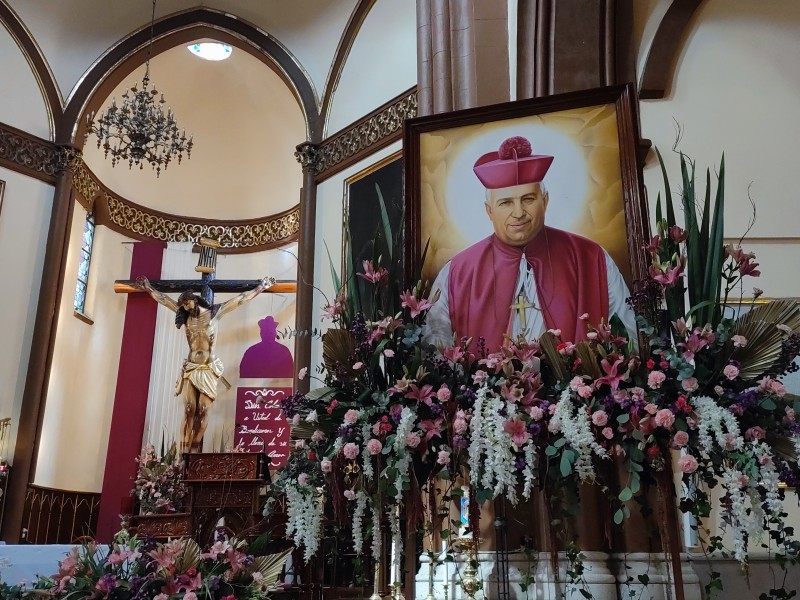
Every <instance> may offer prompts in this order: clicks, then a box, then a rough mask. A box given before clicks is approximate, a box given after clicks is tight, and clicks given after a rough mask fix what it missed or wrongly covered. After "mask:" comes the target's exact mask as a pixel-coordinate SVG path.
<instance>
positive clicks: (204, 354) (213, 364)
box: [136, 277, 275, 452]
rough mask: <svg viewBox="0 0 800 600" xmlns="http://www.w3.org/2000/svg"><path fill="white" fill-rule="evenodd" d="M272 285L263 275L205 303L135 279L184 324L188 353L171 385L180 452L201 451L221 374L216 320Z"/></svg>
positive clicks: (139, 286) (269, 279)
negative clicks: (179, 402) (179, 404)
mask: <svg viewBox="0 0 800 600" xmlns="http://www.w3.org/2000/svg"><path fill="white" fill-rule="evenodd" d="M274 284H275V279H273V278H272V277H265V278H264V279H262V280H261V283H259V284H258V285H257V286H256V287H254V288H253V289H252V290H250V291H248V292H243V293H241V294H239V295H238V296H236V297H235V298H233V299H231V300H228V301H227V302H225V303H224V304H213V305H211V304H209V303H208V302H206V301H205V300H203V299H202V298H201V297H200V296H198V295H197V294H193V293H192V292H191V291H188V290H187V291H185V292H183V293H182V294H181V295H180V296H179V297H178V300H177V301H175V300H173V299H172V298H170V297H169V296H167V295H166V294H163V293H161V292H159V291H158V290H156V289H154V288H153V287H152V286H151V285H150V282H149V281H148V280H147V278H146V277H140V278H138V279H137V280H136V286H137V287H138V288H139V289H141V290H145V291H146V292H147V293H148V294H150V296H152V297H153V299H154V300H155V301H156V302H158V303H159V304H163V305H164V306H166V307H167V308H168V309H170V310H171V311H172V312H174V313H175V326H176V327H177V328H178V329H180V328H181V327H185V330H186V341H187V342H188V343H189V356H188V357H187V358H186V360H184V361H183V368H182V370H181V373H180V375H179V376H178V381H177V383H176V385H175V395H176V396H179V395H181V393H183V401H184V419H183V431H182V435H183V437H182V440H181V451H182V452H202V450H203V434H204V433H205V431H206V427H207V426H208V409H209V407H210V406H211V403H212V402H213V401H214V399H215V398H216V397H217V383H218V381H219V378H220V377H222V369H223V366H222V361H221V360H220V359H219V357H217V356H215V354H214V344H215V342H216V339H217V323H218V322H219V320H220V319H221V318H222V316H223V315H225V314H227V313H229V312H231V311H232V310H234V309H235V308H238V307H239V306H241V305H242V304H244V303H245V302H249V301H250V300H252V299H253V298H255V297H256V296H258V295H259V294H260V293H261V292H263V291H264V290H265V289H267V288H269V287H271V286H272V285H274Z"/></svg>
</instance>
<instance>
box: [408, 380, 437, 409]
mask: <svg viewBox="0 0 800 600" xmlns="http://www.w3.org/2000/svg"><path fill="white" fill-rule="evenodd" d="M408 387H409V388H410V389H409V391H408V392H406V398H409V399H411V400H416V401H417V402H424V403H425V404H430V403H431V398H433V397H434V396H435V395H436V392H434V391H433V386H432V385H429V384H425V385H423V386H422V387H421V388H419V387H417V385H416V384H414V383H412V384H410V385H409V386H408Z"/></svg>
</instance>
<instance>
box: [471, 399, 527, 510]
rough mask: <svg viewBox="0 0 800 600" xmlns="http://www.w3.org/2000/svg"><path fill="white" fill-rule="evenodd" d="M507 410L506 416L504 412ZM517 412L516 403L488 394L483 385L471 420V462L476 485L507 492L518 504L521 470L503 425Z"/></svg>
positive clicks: (472, 477) (494, 491)
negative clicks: (518, 485) (515, 464)
mask: <svg viewBox="0 0 800 600" xmlns="http://www.w3.org/2000/svg"><path fill="white" fill-rule="evenodd" d="M503 410H505V412H506V416H505V417H504V416H503V415H502V414H501V411H503ZM515 414H516V406H515V405H514V404H512V403H510V402H506V401H505V400H503V399H502V398H500V397H497V396H492V397H487V395H486V388H485V387H481V389H480V390H479V391H478V398H477V400H476V402H475V408H474V412H473V416H472V420H471V421H470V438H471V441H470V446H469V465H470V480H471V482H472V485H473V486H478V485H480V487H482V488H484V489H490V490H492V492H493V494H494V495H495V496H499V495H500V494H502V493H505V497H506V499H508V501H509V502H511V504H512V505H515V506H516V504H517V471H516V469H515V466H514V450H513V448H512V445H513V444H512V442H511V437H510V436H509V435H508V433H506V431H505V429H504V428H503V425H504V424H505V422H506V420H507V419H511V418H513V416H514V415H515Z"/></svg>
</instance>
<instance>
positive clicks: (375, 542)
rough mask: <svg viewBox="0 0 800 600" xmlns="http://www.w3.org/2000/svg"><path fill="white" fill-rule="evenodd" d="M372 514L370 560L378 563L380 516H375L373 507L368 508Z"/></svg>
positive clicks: (379, 557)
mask: <svg viewBox="0 0 800 600" xmlns="http://www.w3.org/2000/svg"><path fill="white" fill-rule="evenodd" d="M370 510H371V512H372V546H371V548H370V550H371V551H372V560H374V561H376V562H378V561H380V560H381V554H382V552H381V545H382V544H381V519H380V516H379V515H377V514H375V506H372V507H371V508H370Z"/></svg>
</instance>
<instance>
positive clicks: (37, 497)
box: [22, 484, 100, 544]
mask: <svg viewBox="0 0 800 600" xmlns="http://www.w3.org/2000/svg"><path fill="white" fill-rule="evenodd" d="M99 508H100V494H96V493H92V492H74V491H70V490H58V489H53V488H47V487H43V486H39V485H33V484H29V485H28V492H27V494H26V495H25V508H24V510H23V513H22V527H23V538H24V539H25V540H26V541H27V542H29V543H31V544H69V543H71V542H73V541H74V540H75V539H77V538H79V537H81V536H93V535H94V533H95V530H96V529H97V515H98V512H99Z"/></svg>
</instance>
